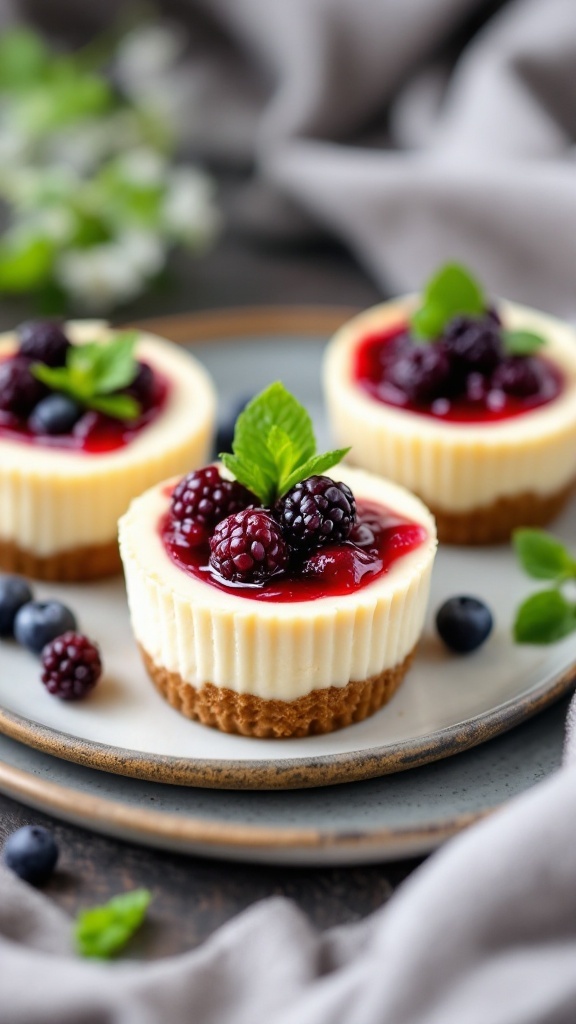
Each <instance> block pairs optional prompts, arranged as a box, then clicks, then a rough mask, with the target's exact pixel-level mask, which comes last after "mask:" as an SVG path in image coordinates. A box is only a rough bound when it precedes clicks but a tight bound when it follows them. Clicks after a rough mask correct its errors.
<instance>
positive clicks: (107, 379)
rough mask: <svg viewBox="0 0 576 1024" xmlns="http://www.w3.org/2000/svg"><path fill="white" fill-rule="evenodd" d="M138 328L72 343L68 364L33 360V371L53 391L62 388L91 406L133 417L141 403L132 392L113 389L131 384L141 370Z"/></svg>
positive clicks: (134, 417)
mask: <svg viewBox="0 0 576 1024" xmlns="http://www.w3.org/2000/svg"><path fill="white" fill-rule="evenodd" d="M136 338H137V333H136V331H123V332H121V333H120V334H116V335H114V336H113V337H112V338H111V339H110V340H109V341H106V342H96V341H95V342H89V343H88V344H86V345H72V346H71V348H69V349H68V355H67V359H66V366H56V367H52V366H45V365H44V363H34V365H33V366H32V373H33V374H34V376H35V377H37V379H38V380H40V381H42V383H43V384H46V386H47V387H49V388H50V389H51V390H52V391H61V392H63V393H64V394H66V395H70V397H71V398H74V399H76V401H77V402H80V404H81V405H84V406H86V408H88V409H96V410H97V411H98V412H103V413H105V414H106V415H107V416H112V417H114V419H119V420H133V419H136V418H137V416H138V415H139V414H140V404H139V402H137V401H136V399H135V398H132V396H131V395H119V394H114V392H117V391H120V390H121V389H122V388H126V387H128V386H129V385H130V384H131V383H132V381H133V380H134V378H135V376H136V373H137V371H138V364H137V362H136V359H135V358H134V346H135V344H136Z"/></svg>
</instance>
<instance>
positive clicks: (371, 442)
mask: <svg viewBox="0 0 576 1024" xmlns="http://www.w3.org/2000/svg"><path fill="white" fill-rule="evenodd" d="M415 304H416V300H415V299H414V298H413V297H409V298H404V299H400V300H397V301H394V302H387V303H383V304H382V305H380V306H375V307H374V308H372V309H369V310H367V311H366V312H364V313H361V314H360V315H359V316H356V317H354V318H353V319H352V320H350V321H348V323H346V324H345V325H344V326H343V327H341V328H340V330H338V331H337V333H336V334H335V335H334V337H333V338H332V340H331V342H330V343H329V345H328V348H327V351H326V356H325V361H324V370H323V384H324V394H325V398H326V403H327V406H328V414H329V419H330V424H331V429H332V434H333V436H334V438H335V440H336V442H337V443H338V444H340V443H341V444H346V445H351V446H352V451H351V452H350V455H349V459H350V461H351V462H353V463H354V464H355V465H358V466H362V467H363V468H364V469H368V470H371V471H372V472H374V473H381V474H382V475H383V476H386V477H389V478H390V479H392V480H396V481H397V482H398V483H400V484H402V485H403V486H404V487H408V488H410V490H413V491H415V492H416V493H417V494H419V495H420V497H421V498H422V499H423V500H424V501H425V502H427V503H428V504H429V505H431V506H432V507H433V508H434V509H438V510H444V511H446V512H462V513H465V512H469V511H472V510H473V509H477V508H481V507H483V506H486V505H491V504H493V503H494V502H495V501H497V500H498V499H499V498H504V497H512V496H515V495H521V494H528V493H533V494H538V495H544V496H546V495H552V494H555V493H556V492H559V491H561V490H563V489H564V488H565V487H566V486H568V485H569V484H570V483H572V481H574V480H575V479H576V331H575V330H574V329H573V328H572V327H570V326H569V325H568V324H565V323H563V322H562V321H560V320H556V319H555V318H554V317H551V316H547V315H545V314H544V313H539V312H537V311H535V310H533V309H528V308H525V307H523V306H518V305H514V304H512V303H508V302H502V303H499V304H498V310H499V312H500V313H501V315H502V319H503V322H504V324H505V326H506V327H509V328H526V330H531V331H536V332H537V333H539V334H542V335H543V336H544V337H545V338H546V340H547V344H546V347H545V348H544V349H542V352H543V354H544V355H545V356H546V357H547V358H548V359H550V360H551V361H552V362H554V363H555V364H556V365H557V366H558V367H559V368H560V369H561V371H562V373H563V375H564V379H565V386H564V389H563V391H562V392H561V394H560V395H559V396H558V398H556V399H555V400H553V401H552V402H550V403H549V404H548V405H544V406H540V407H539V408H537V409H534V410H532V411H530V412H526V413H523V414H520V415H519V416H515V417H513V418H510V419H506V420H501V421H497V422H493V423H474V424H464V423H453V422H443V421H441V420H438V419H432V418H430V417H427V416H419V415H418V414H417V413H413V412H408V411H406V410H404V409H397V408H393V407H391V406H388V405H385V404H384V403H382V402H378V401H377V400H376V399H374V398H372V397H371V396H370V395H368V394H367V393H366V392H365V391H364V390H363V388H362V387H361V386H360V385H359V384H358V382H357V381H356V380H355V379H354V358H353V357H354V352H355V350H356V348H357V346H358V345H359V343H360V342H361V340H362V339H363V338H365V337H366V336H367V335H368V334H371V333H373V332H374V331H378V330H386V329H387V328H389V327H392V326H393V324H395V323H398V324H401V323H403V322H404V323H405V322H406V320H407V318H408V316H409V314H410V313H411V311H412V310H413V309H414V306H415Z"/></svg>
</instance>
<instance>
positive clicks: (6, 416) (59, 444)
mask: <svg viewBox="0 0 576 1024" xmlns="http://www.w3.org/2000/svg"><path fill="white" fill-rule="evenodd" d="M170 391H171V383H170V381H169V380H168V378H167V377H164V376H163V375H162V374H160V373H158V371H157V370H154V380H153V387H152V392H151V395H150V397H149V399H148V401H147V402H146V405H145V407H144V408H143V410H142V412H141V414H140V416H139V417H138V419H136V420H132V421H130V422H126V421H123V420H118V419H114V418H113V417H111V416H105V415H104V414H103V413H100V412H95V411H94V410H91V409H87V410H86V412H85V413H84V415H83V416H81V418H80V419H79V420H78V422H77V423H76V425H75V426H74V427H73V429H72V431H71V432H70V433H69V434H57V435H46V434H35V433H34V432H33V431H32V430H30V428H29V427H28V424H27V422H26V421H25V420H20V419H18V418H16V417H15V416H13V415H11V414H10V413H7V412H3V411H2V410H1V409H0V439H2V438H4V439H5V440H7V441H21V442H24V443H25V444H29V445H32V446H34V447H35V448H57V449H59V450H64V451H73V452H82V453H83V454H86V455H103V454H106V453H107V452H113V451H116V450H117V449H119V448H124V447H125V446H126V445H128V444H130V442H131V441H133V440H134V438H135V437H136V436H137V435H138V434H139V433H140V432H141V431H142V430H143V429H144V427H147V426H148V424H149V423H153V422H154V420H155V419H156V417H157V416H158V415H159V414H160V413H161V412H162V410H163V408H164V406H165V405H166V402H167V401H168V397H169V395H170Z"/></svg>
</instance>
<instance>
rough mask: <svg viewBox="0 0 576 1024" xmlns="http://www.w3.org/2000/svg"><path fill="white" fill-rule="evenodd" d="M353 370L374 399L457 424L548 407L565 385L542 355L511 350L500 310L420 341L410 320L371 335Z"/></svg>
mask: <svg viewBox="0 0 576 1024" xmlns="http://www.w3.org/2000/svg"><path fill="white" fill-rule="evenodd" d="M353 373H354V377H355V380H356V381H357V383H358V384H359V385H360V386H361V387H362V388H363V389H364V390H365V391H367V392H368V394H369V395H371V396H372V398H375V399H376V400H377V401H379V402H383V403H384V404H386V405H392V406H396V407H398V408H402V409H407V410H408V411H410V412H417V413H421V414H423V415H425V416H432V417H433V418H435V419H441V420H445V421H449V422H454V423H481V422H488V423H490V422H495V421H499V420H503V419H508V418H510V417H513V416H518V415H520V414H521V413H524V412H528V411H529V410H531V409H536V408H538V407H539V406H542V405H546V404H547V403H548V402H551V401H552V400H553V399H555V398H556V397H557V396H558V395H559V394H560V392H561V391H562V387H563V384H564V380H563V376H562V373H561V372H560V370H559V369H558V368H557V367H556V366H555V365H554V364H552V363H551V362H550V361H549V360H548V359H546V358H545V357H543V356H540V355H530V356H511V355H506V353H505V351H504V347H503V343H502V334H501V328H500V323H499V318H498V315H497V314H496V313H495V312H494V311H493V310H490V311H489V312H487V313H486V314H485V315H484V316H480V317H466V316H457V317H454V318H453V319H452V320H451V321H450V322H449V323H448V324H447V326H446V328H445V330H444V333H443V335H442V337H441V338H439V339H438V340H437V341H435V342H422V343H417V342H416V341H414V340H413V339H412V338H411V336H410V333H409V328H408V325H407V324H396V325H395V326H394V327H391V328H390V329H388V330H387V331H382V332H380V333H378V334H370V335H368V336H367V337H365V338H363V339H362V341H361V343H360V345H359V346H358V348H357V350H356V353H355V363H354V367H353Z"/></svg>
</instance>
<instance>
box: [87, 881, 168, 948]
mask: <svg viewBox="0 0 576 1024" xmlns="http://www.w3.org/2000/svg"><path fill="white" fill-rule="evenodd" d="M151 898H152V896H151V893H150V892H149V891H148V890H147V889H134V890H133V891H132V892H126V893H123V894H122V895H121V896H114V897H113V899H111V900H110V901H109V902H108V903H105V904H104V905H103V906H101V907H92V908H91V909H90V910H82V911H80V913H79V914H78V917H77V920H76V925H75V928H74V938H75V940H76V947H77V949H78V952H79V953H81V954H82V956H86V957H94V958H97V959H101V960H106V959H108V958H109V957H111V956H114V954H115V953H118V952H119V950H121V949H123V947H124V946H125V945H126V943H127V942H128V940H129V939H130V938H131V937H132V935H133V934H134V932H135V931H136V929H137V928H139V927H140V925H141V924H142V921H143V920H144V917H145V915H146V911H147V909H148V906H149V903H150V900H151Z"/></svg>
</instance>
